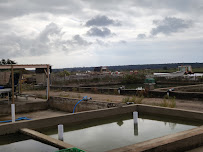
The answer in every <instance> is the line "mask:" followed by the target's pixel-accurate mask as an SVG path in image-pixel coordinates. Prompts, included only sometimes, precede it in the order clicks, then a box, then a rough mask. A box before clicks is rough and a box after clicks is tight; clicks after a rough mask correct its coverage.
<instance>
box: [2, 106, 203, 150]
mask: <svg viewBox="0 0 203 152" xmlns="http://www.w3.org/2000/svg"><path fill="white" fill-rule="evenodd" d="M133 111H138V112H139V113H147V114H153V115H154V114H159V115H167V116H175V117H177V118H184V120H188V121H189V120H190V119H192V120H193V121H195V120H196V121H199V122H203V113H202V112H195V111H190V110H180V109H171V108H164V107H157V106H148V105H128V106H123V107H115V108H108V109H100V110H92V111H86V112H78V113H74V114H65V115H63V116H57V117H50V118H43V119H36V120H28V121H22V122H15V123H6V124H2V125H0V135H3V134H9V133H15V132H17V131H19V130H20V129H22V128H29V129H40V128H45V127H50V126H57V125H58V124H73V123H81V122H84V121H90V120H92V119H100V118H105V117H109V116H114V115H119V114H125V113H129V112H133ZM202 141H203V127H197V128H194V129H191V130H187V131H184V132H179V133H176V134H172V135H168V136H164V137H160V138H155V139H152V140H149V141H146V142H142V143H138V144H135V145H130V146H126V147H122V148H119V149H116V150H112V152H114V151H115V152H118V151H119V152H127V151H128V152H129V151H137V152H141V151H142V152H144V151H145V152H151V151H154V152H155V151H156V152H161V151H184V150H188V149H191V148H196V147H198V146H201V145H203V143H202Z"/></svg>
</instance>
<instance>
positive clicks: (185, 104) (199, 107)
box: [23, 91, 203, 112]
mask: <svg viewBox="0 0 203 152" xmlns="http://www.w3.org/2000/svg"><path fill="white" fill-rule="evenodd" d="M23 93H25V94H32V95H33V94H34V95H45V93H46V92H45V91H26V92H23ZM50 96H60V97H68V98H74V99H82V98H83V97H84V96H88V97H92V99H93V100H95V101H104V102H116V103H120V102H122V101H123V99H124V98H126V97H127V96H123V95H106V94H93V93H77V92H66V91H51V92H50ZM163 100H164V99H163V98H144V99H143V100H142V104H148V105H160V104H161V103H163ZM175 102H176V108H179V109H187V110H194V111H201V112H203V101H192V100H180V99H175Z"/></svg>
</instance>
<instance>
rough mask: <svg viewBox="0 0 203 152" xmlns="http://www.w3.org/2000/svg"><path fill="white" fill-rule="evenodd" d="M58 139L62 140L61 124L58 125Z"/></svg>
mask: <svg viewBox="0 0 203 152" xmlns="http://www.w3.org/2000/svg"><path fill="white" fill-rule="evenodd" d="M58 139H59V140H61V141H63V125H62V124H60V125H58Z"/></svg>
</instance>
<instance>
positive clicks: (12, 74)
mask: <svg viewBox="0 0 203 152" xmlns="http://www.w3.org/2000/svg"><path fill="white" fill-rule="evenodd" d="M11 77H12V82H11V83H12V104H14V72H13V65H11Z"/></svg>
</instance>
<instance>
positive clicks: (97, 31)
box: [86, 27, 114, 37]
mask: <svg viewBox="0 0 203 152" xmlns="http://www.w3.org/2000/svg"><path fill="white" fill-rule="evenodd" d="M86 34H87V35H88V36H98V37H107V36H111V35H114V34H113V33H112V32H111V30H110V29H108V28H106V27H102V28H98V27H92V28H91V29H90V30H89V31H87V33H86Z"/></svg>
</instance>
